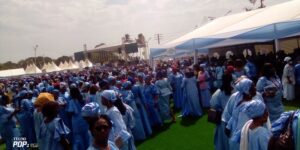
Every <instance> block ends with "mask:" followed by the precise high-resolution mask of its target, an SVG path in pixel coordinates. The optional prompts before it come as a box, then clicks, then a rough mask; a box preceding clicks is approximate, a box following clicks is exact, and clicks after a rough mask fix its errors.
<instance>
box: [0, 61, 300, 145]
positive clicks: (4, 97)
mask: <svg viewBox="0 0 300 150" xmlns="http://www.w3.org/2000/svg"><path fill="white" fill-rule="evenodd" d="M296 56H297V55H296ZM270 57H273V55H269V56H255V57H254V56H247V57H231V58H230V59H222V58H211V59H210V61H208V59H206V57H201V58H199V60H198V62H193V61H192V59H191V58H186V59H176V60H169V61H160V62H158V63H157V66H155V69H153V68H152V67H150V66H149V65H148V64H147V63H145V62H143V61H140V62H138V63H136V62H135V63H128V62H127V63H124V62H123V64H118V65H104V66H96V67H93V68H86V69H84V70H82V71H76V72H74V71H73V72H71V71H69V72H56V73H49V74H42V75H34V76H26V77H18V78H10V79H1V80H0V84H1V85H0V95H1V96H0V134H1V136H2V138H3V139H4V141H5V144H6V148H7V149H8V150H11V149H14V147H13V141H14V138H15V137H23V138H25V139H26V141H27V142H28V143H29V144H33V145H34V144H36V145H37V146H38V148H39V149H41V150H54V149H55V150H59V149H73V150H77V149H78V150H83V149H88V150H96V149H122V150H134V149H136V147H135V141H143V140H146V139H147V138H148V137H149V136H151V134H152V133H153V130H156V129H159V128H161V127H162V126H163V125H164V122H166V121H171V122H176V116H175V112H174V111H180V112H181V115H180V116H182V117H201V116H202V115H203V114H204V109H209V108H211V109H214V110H216V111H218V112H221V113H222V117H221V123H219V124H217V126H216V129H215V135H214V145H215V149H217V150H221V149H222V150H223V149H225V150H226V149H231V150H238V149H249V150H254V149H255V150H259V149H261V150H264V149H267V148H268V145H269V147H270V146H272V144H270V142H269V141H270V139H273V141H274V140H276V139H278V137H279V135H280V134H281V133H282V132H283V131H284V129H285V124H286V122H288V120H292V126H291V128H292V131H293V132H292V133H293V134H292V136H293V141H294V142H293V143H294V147H295V148H297V149H300V143H299V141H300V140H299V136H300V134H299V133H300V130H299V126H300V124H299V121H300V119H299V117H300V111H299V110H294V111H290V112H284V107H283V103H282V101H283V99H284V100H288V101H292V100H300V98H299V93H300V92H299V87H300V58H296V57H290V56H284V58H279V57H277V60H278V61H276V62H274V59H272V58H270ZM280 57H282V55H280ZM257 59H260V60H259V61H258V60H257ZM279 59H283V61H280V60H279ZM268 60H270V61H269V62H268ZM257 63H259V64H257ZM280 63H284V64H280ZM274 64H275V66H274ZM278 66H281V67H278ZM295 91H296V92H295ZM297 94H298V95H297ZM290 116H292V117H290ZM289 118H292V119H289ZM16 124H18V126H16ZM199 138H200V137H199ZM275 143H276V142H275ZM273 145H274V144H273Z"/></svg>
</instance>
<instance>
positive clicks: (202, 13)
mask: <svg viewBox="0 0 300 150" xmlns="http://www.w3.org/2000/svg"><path fill="white" fill-rule="evenodd" d="M285 1H288V0H265V4H266V5H267V6H271V5H274V4H278V3H282V2H285ZM245 7H249V8H251V7H252V8H255V7H258V4H256V5H252V4H250V3H249V1H248V0H0V63H3V62H6V61H9V60H11V61H14V62H17V61H19V60H21V59H25V58H27V57H31V56H34V51H33V47H34V45H37V44H38V45H39V47H38V48H37V56H50V57H52V58H57V57H59V56H62V55H67V56H71V55H73V53H74V52H76V51H80V50H82V49H83V44H87V47H88V49H91V48H93V47H94V46H95V45H97V44H99V43H106V45H114V44H119V43H121V37H122V36H124V34H126V33H129V34H130V36H131V38H137V35H138V34H139V33H143V34H144V35H145V38H146V39H150V38H151V39H150V41H149V45H150V47H151V46H152V47H155V46H156V45H157V41H155V40H154V34H157V33H160V34H162V35H163V38H162V43H166V42H168V41H170V40H172V39H175V38H177V37H179V36H181V35H183V34H185V33H187V32H189V31H192V30H193V29H195V27H196V26H198V27H199V26H201V25H202V24H204V23H207V22H208V21H209V19H208V18H209V17H220V16H224V15H225V14H226V13H227V12H229V11H230V13H229V14H228V15H230V14H233V13H238V12H242V11H244V8H245Z"/></svg>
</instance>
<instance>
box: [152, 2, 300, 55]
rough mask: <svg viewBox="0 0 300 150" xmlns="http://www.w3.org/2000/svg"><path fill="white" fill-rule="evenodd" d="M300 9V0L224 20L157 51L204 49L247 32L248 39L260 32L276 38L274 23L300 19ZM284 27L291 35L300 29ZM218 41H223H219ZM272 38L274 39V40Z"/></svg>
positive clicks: (219, 20)
mask: <svg viewBox="0 0 300 150" xmlns="http://www.w3.org/2000/svg"><path fill="white" fill-rule="evenodd" d="M299 8H300V0H292V1H288V2H285V3H281V4H278V5H274V6H270V7H266V8H263V9H257V10H253V11H249V12H242V13H238V14H233V15H228V16H224V17H220V18H217V19H215V20H213V21H212V22H209V23H207V24H205V25H203V26H201V27H199V28H198V29H196V30H194V31H192V32H190V33H187V34H185V35H183V36H181V37H179V38H177V39H175V40H173V41H171V42H168V43H166V44H164V45H162V46H161V47H160V48H156V49H163V48H164V49H168V48H174V47H175V48H176V49H192V48H200V47H203V46H207V45H210V44H214V43H217V42H220V41H221V39H223V40H224V39H225V38H231V37H235V36H237V35H240V34H244V33H246V34H244V37H248V35H249V34H255V35H256V34H257V33H258V32H259V33H262V31H263V32H266V31H267V32H268V35H264V33H263V34H261V35H264V36H261V37H260V39H266V36H268V37H272V36H273V35H274V33H273V34H272V30H270V29H271V28H272V24H275V23H280V22H281V23H283V22H285V21H291V20H297V19H300V9H299ZM281 25H283V26H282V28H289V26H293V27H292V28H293V29H292V30H285V31H288V32H289V33H285V34H287V35H290V34H293V33H294V32H297V31H298V30H300V29H298V28H300V25H299V22H296V23H294V25H293V24H290V23H289V25H284V24H281ZM297 27H298V28H297ZM279 28H280V27H279ZM252 31H254V32H252ZM282 33H284V32H282ZM280 37H281V38H283V37H285V35H284V34H283V35H280ZM192 39H197V41H196V42H197V43H195V41H192ZM218 39H219V40H220V41H218ZM271 39H274V37H273V38H271ZM199 42H200V43H199ZM195 46H196V47H195ZM160 51H162V50H160ZM151 56H152V57H153V56H156V55H155V54H154V55H153V54H152V49H151Z"/></svg>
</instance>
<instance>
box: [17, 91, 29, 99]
mask: <svg viewBox="0 0 300 150" xmlns="http://www.w3.org/2000/svg"><path fill="white" fill-rule="evenodd" d="M27 94H28V92H27V91H26V90H22V91H21V92H20V93H19V97H20V98H23V97H24V96H26V95H27Z"/></svg>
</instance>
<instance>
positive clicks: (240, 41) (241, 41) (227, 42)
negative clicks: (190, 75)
mask: <svg viewBox="0 0 300 150" xmlns="http://www.w3.org/2000/svg"><path fill="white" fill-rule="evenodd" d="M268 41H271V40H270V39H260V40H255V39H226V40H223V41H220V42H217V43H214V44H211V45H208V46H206V47H204V48H206V49H210V48H216V47H225V46H232V45H240V44H249V43H256V42H268Z"/></svg>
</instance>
